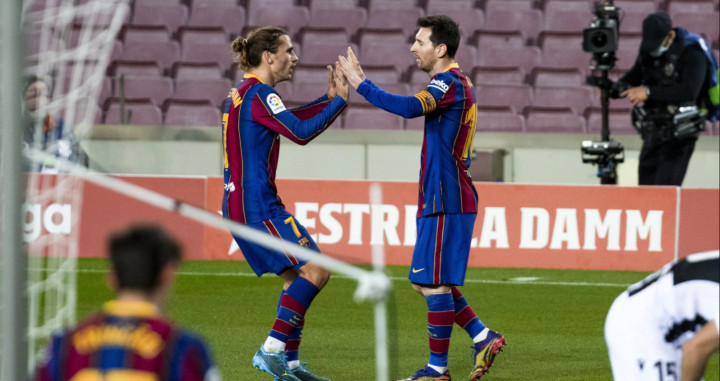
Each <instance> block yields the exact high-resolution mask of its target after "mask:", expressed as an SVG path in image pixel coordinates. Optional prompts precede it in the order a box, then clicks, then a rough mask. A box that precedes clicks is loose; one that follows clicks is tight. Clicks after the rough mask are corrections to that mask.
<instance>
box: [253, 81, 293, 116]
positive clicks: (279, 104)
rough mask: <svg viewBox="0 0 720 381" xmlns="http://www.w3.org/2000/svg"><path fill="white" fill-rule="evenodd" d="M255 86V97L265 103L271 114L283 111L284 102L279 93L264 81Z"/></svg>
mask: <svg viewBox="0 0 720 381" xmlns="http://www.w3.org/2000/svg"><path fill="white" fill-rule="evenodd" d="M257 86H258V88H257V92H256V94H257V99H259V100H260V101H261V102H263V103H265V105H266V106H267V108H268V109H269V110H270V111H272V113H273V114H277V113H279V112H281V111H285V110H286V108H285V104H284V103H283V101H282V98H280V94H278V92H277V91H276V90H275V89H274V88H273V87H272V86H270V85H267V84H265V83H259V84H258V85H257Z"/></svg>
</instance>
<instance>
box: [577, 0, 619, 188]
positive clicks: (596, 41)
mask: <svg viewBox="0 0 720 381" xmlns="http://www.w3.org/2000/svg"><path fill="white" fill-rule="evenodd" d="M593 14H594V18H593V21H592V23H591V25H590V28H586V29H584V30H583V44H582V47H583V50H584V51H586V52H589V53H592V55H593V65H592V66H591V69H592V70H593V71H595V72H596V71H599V72H600V75H591V76H588V77H587V84H588V85H591V86H596V87H599V88H600V90H601V98H600V105H601V112H602V129H601V132H600V135H601V137H600V141H589V140H586V141H583V142H582V144H581V146H580V151H581V155H582V161H583V163H591V164H596V165H597V166H598V168H599V171H598V174H597V176H598V177H600V182H601V184H617V165H618V164H619V163H622V162H623V161H624V160H625V153H624V147H623V146H622V144H621V143H620V142H617V141H614V140H612V139H610V128H609V126H608V109H609V97H610V96H611V94H612V95H613V96H617V95H618V94H619V93H620V92H622V91H623V90H624V89H620V88H618V85H617V84H615V83H613V82H612V81H611V80H610V78H609V77H608V72H609V71H610V70H611V69H612V68H613V67H614V66H615V61H617V57H616V56H615V52H616V51H617V49H618V39H619V35H620V8H618V7H616V6H615V5H614V4H613V0H607V1H605V2H603V3H595V6H594V11H593Z"/></svg>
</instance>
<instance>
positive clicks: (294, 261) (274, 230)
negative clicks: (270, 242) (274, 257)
mask: <svg viewBox="0 0 720 381" xmlns="http://www.w3.org/2000/svg"><path fill="white" fill-rule="evenodd" d="M263 224H265V227H266V228H267V230H268V232H269V233H270V235H272V236H273V237H277V238H282V237H281V236H280V233H279V232H278V231H277V228H275V225H274V224H273V223H272V221H271V220H265V221H263ZM283 254H285V256H286V257H287V259H288V260H289V261H290V263H291V264H292V265H293V266H295V265H297V264H298V260H297V258H295V256H293V255H292V254H288V253H287V252H285V250H283Z"/></svg>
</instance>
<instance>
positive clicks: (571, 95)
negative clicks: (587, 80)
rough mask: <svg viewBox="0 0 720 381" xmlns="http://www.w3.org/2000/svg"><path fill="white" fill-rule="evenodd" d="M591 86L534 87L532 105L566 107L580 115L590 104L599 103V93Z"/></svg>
mask: <svg viewBox="0 0 720 381" xmlns="http://www.w3.org/2000/svg"><path fill="white" fill-rule="evenodd" d="M596 90H597V89H596V88H591V87H587V86H584V87H544V86H543V87H541V86H538V87H535V88H534V89H533V102H532V105H533V106H536V107H568V108H570V109H571V110H572V111H573V112H574V113H575V115H581V114H582V112H583V110H585V109H586V108H588V107H590V106H595V105H599V103H600V95H599V92H598V93H596Z"/></svg>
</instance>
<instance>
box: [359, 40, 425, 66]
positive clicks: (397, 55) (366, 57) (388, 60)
mask: <svg viewBox="0 0 720 381" xmlns="http://www.w3.org/2000/svg"><path fill="white" fill-rule="evenodd" d="M358 59H360V60H361V61H360V63H361V64H363V65H372V66H385V65H391V66H395V68H396V69H397V70H398V71H405V70H406V69H407V68H408V66H411V65H415V56H414V55H413V54H412V53H411V52H410V46H409V44H406V46H405V47H404V48H403V47H402V46H400V47H399V46H398V45H397V44H385V43H367V44H363V45H361V46H360V56H359V58H358Z"/></svg>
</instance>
